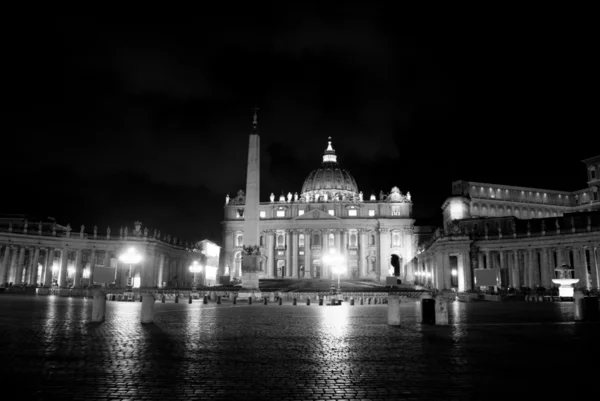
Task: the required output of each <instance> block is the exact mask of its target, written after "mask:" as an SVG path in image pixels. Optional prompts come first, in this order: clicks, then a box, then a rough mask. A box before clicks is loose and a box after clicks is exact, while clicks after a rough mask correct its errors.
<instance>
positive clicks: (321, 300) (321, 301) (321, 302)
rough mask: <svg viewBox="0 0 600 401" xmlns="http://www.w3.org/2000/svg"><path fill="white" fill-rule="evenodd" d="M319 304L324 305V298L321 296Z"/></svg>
mask: <svg viewBox="0 0 600 401" xmlns="http://www.w3.org/2000/svg"><path fill="white" fill-rule="evenodd" d="M319 306H323V298H319Z"/></svg>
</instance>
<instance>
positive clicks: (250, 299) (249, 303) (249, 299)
mask: <svg viewBox="0 0 600 401" xmlns="http://www.w3.org/2000/svg"><path fill="white" fill-rule="evenodd" d="M248 305H252V297H248Z"/></svg>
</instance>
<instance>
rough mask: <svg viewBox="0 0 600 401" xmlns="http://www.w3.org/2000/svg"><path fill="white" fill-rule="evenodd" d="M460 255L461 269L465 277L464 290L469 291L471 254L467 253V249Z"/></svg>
mask: <svg viewBox="0 0 600 401" xmlns="http://www.w3.org/2000/svg"><path fill="white" fill-rule="evenodd" d="M461 256H462V259H463V269H464V277H465V289H464V291H469V290H472V289H473V270H472V268H471V256H470V255H469V251H466V252H465V253H463V254H462V255H461Z"/></svg>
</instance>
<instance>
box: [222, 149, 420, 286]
mask: <svg viewBox="0 0 600 401" xmlns="http://www.w3.org/2000/svg"><path fill="white" fill-rule="evenodd" d="M330 139H331V138H330ZM244 206H245V195H244V192H243V191H239V192H238V195H237V196H236V197H234V198H229V196H227V197H226V200H225V206H224V210H225V220H224V221H223V248H224V256H223V261H224V272H223V273H224V274H225V275H230V276H231V277H232V278H235V277H240V276H241V258H242V247H243V245H244V232H243V223H244ZM412 208H413V202H412V199H411V195H410V192H407V193H406V194H403V193H402V192H401V191H400V190H399V189H398V188H397V187H393V188H392V189H391V191H390V192H389V193H387V194H384V193H383V192H381V193H380V195H379V199H377V198H376V196H375V195H374V194H373V195H371V196H369V197H368V199H364V198H363V193H362V191H359V188H358V186H357V184H356V181H355V180H354V178H353V177H352V175H351V174H350V173H349V172H348V171H346V170H344V169H342V168H341V166H340V165H339V164H338V161H337V155H336V153H335V151H334V149H333V147H332V145H331V141H329V144H328V146H327V149H326V150H325V152H324V155H323V162H322V164H321V166H320V167H319V168H317V169H316V170H314V171H312V172H311V173H310V174H309V175H308V177H307V178H306V180H305V181H304V184H303V186H302V190H301V192H300V193H297V192H296V193H294V194H292V193H291V192H289V193H288V194H287V196H286V195H284V194H282V195H281V196H279V198H278V199H276V198H275V195H274V194H271V196H270V200H269V201H268V202H261V203H260V206H259V218H260V220H259V229H260V250H261V255H262V256H261V258H262V260H261V270H262V274H261V275H262V277H263V278H283V279H285V278H313V279H319V278H331V277H332V268H331V266H329V265H327V263H324V260H326V258H324V256H325V255H328V254H331V253H335V254H338V255H339V256H343V261H344V262H343V266H342V270H343V273H341V277H342V278H346V279H371V280H376V281H383V280H385V278H386V277H387V276H391V275H393V276H396V277H398V278H400V279H403V280H407V281H412V280H413V276H412V271H413V269H411V268H409V266H408V265H409V261H411V260H413V258H414V256H415V251H416V249H417V244H418V241H419V237H420V235H421V231H420V230H419V228H418V227H415V226H414V219H413V218H412Z"/></svg>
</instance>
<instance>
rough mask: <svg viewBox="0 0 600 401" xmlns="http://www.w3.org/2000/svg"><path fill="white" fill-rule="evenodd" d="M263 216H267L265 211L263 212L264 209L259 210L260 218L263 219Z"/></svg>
mask: <svg viewBox="0 0 600 401" xmlns="http://www.w3.org/2000/svg"><path fill="white" fill-rule="evenodd" d="M265 217H267V212H265V211H264V210H261V211H260V218H261V219H264V218H265Z"/></svg>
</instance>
